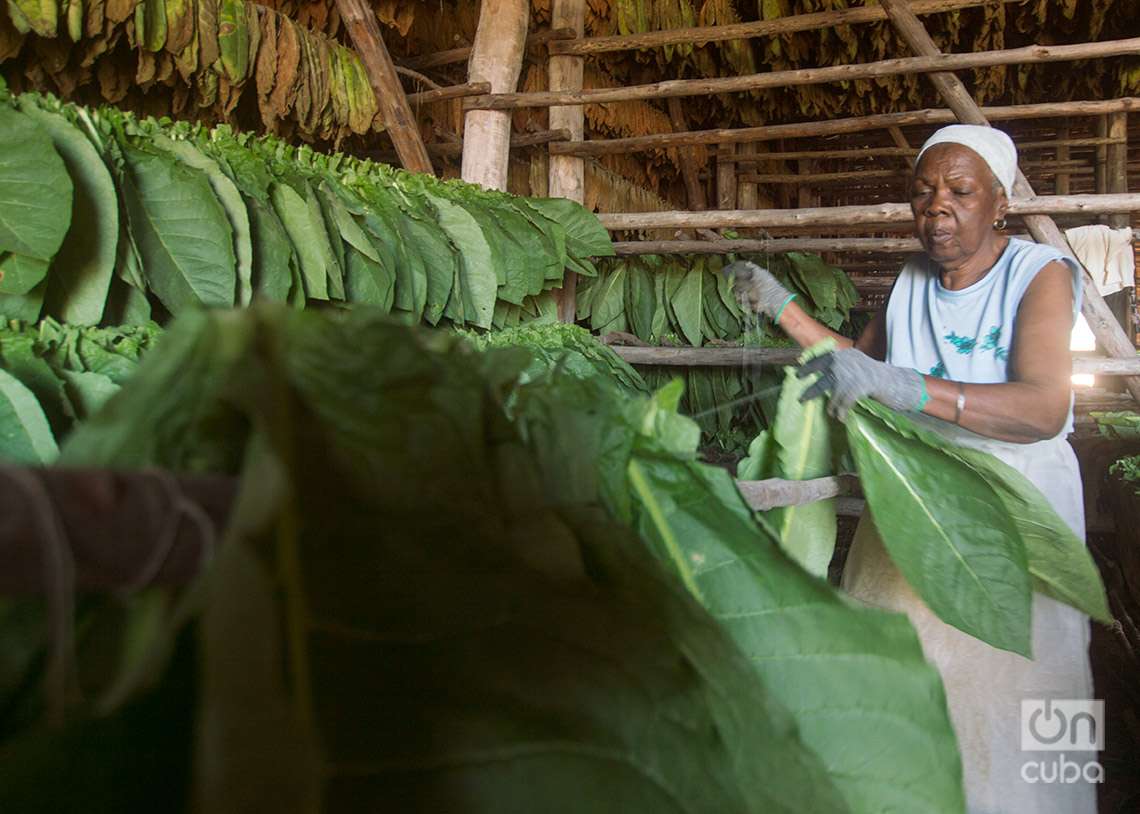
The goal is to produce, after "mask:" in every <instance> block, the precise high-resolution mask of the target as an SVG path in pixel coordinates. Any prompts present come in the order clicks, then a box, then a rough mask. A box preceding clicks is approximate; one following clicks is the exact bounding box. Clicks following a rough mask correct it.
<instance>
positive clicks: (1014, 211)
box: [598, 192, 1140, 232]
mask: <svg viewBox="0 0 1140 814" xmlns="http://www.w3.org/2000/svg"><path fill="white" fill-rule="evenodd" d="M1115 212H1140V193H1136V192H1133V193H1128V194H1122V195H1039V196H1034V197H1031V198H1014V199H1013V200H1012V201H1010V204H1009V214H1010V215H1013V216H1022V217H1026V216H1030V215H1056V214H1066V213H1084V214H1094V215H1096V214H1112V213H1115ZM598 219H599V220H600V221H601V223H602V225H603V226H605V228H607V229H609V230H610V231H611V232H614V231H623V230H627V229H724V228H752V229H768V228H773V227H774V228H783V227H793V226H800V227H802V226H811V227H830V226H852V227H856V226H867V225H881V224H909V223H911V222H912V221H913V219H914V216H913V215H912V214H911V211H910V205H909V204H903V203H887V204H864V205H860V206H822V207H813V208H811V209H760V210H754V211H747V212H746V211H743V210H739V209H735V210H732V209H730V210H709V211H706V212H620V213H619V212H614V213H603V214H600V215H598ZM1026 220H1027V221H1028V217H1026Z"/></svg>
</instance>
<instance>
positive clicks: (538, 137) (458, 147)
mask: <svg viewBox="0 0 1140 814" xmlns="http://www.w3.org/2000/svg"><path fill="white" fill-rule="evenodd" d="M569 138H570V131H569V130H567V129H565V128H559V129H558V130H539V131H537V132H534V133H522V134H518V133H516V134H515V135H513V136H511V149H514V148H516V147H519V148H522V147H536V146H538V145H541V144H549V143H551V142H555V141H566V140H568V139H569ZM427 151H428V153H430V154H431V155H436V156H452V157H453V156H457V155H462V154H463V140H462V139H457V140H455V141H444V142H433V143H432V144H429V145H427ZM366 155H367V156H368V157H369V158H371V159H373V160H375V161H385V162H390V161H391V160H392V159H394V158H395V155H396V154H395V153H393V152H392V151H390V150H386V151H381V152H374V153H366Z"/></svg>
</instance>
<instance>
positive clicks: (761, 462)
mask: <svg viewBox="0 0 1140 814" xmlns="http://www.w3.org/2000/svg"><path fill="white" fill-rule="evenodd" d="M774 447H775V444H774V443H773V442H772V433H771V431H770V430H761V431H760V432H759V434H757V436H756V437H755V438H753V439H752V443H751V444H749V445H748V455H746V456H745V457H744V458H742V459H741V460H740V463H738V464H737V465H736V478H737V480H765V479H767V478H770V477H772V472H773V470H774V469H775V459H776V450H775V448H774Z"/></svg>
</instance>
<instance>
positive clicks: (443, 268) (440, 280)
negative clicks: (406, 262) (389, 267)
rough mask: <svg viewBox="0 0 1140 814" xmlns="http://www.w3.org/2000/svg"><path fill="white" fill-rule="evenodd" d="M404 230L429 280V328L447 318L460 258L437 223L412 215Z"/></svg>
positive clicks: (427, 319)
mask: <svg viewBox="0 0 1140 814" xmlns="http://www.w3.org/2000/svg"><path fill="white" fill-rule="evenodd" d="M403 227H404V230H405V233H406V234H407V238H408V241H409V242H411V243H414V244H415V250H416V252H417V253H418V254H419V256H420V258H421V259H422V261H423V264H424V275H425V277H426V279H427V292H426V300H425V302H424V319H425V320H426V321H427V323H428V324H429V325H435V324H436V323H438V322H439V320H440V318H441V317H442V316H443V309H444V307H445V306H446V305H447V300H448V297H449V296H450V295H451V288H452V286H453V285H454V283H455V279H456V276H457V275H458V273H459V258H458V257H457V255H456V253H455V250H454V249H453V248H452V247H451V243H450V241H449V240H448V239H447V235H446V233H445V232H444V231H443V230H442V229H440V227H439V226H438V225H437V224H436V223H435V221H432V220H428V219H427V218H426V217H423V216H419V215H409V216H408V217H407V218H406V219H405V220H404V224H403ZM393 279H395V277H394V275H393Z"/></svg>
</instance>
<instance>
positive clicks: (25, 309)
mask: <svg viewBox="0 0 1140 814" xmlns="http://www.w3.org/2000/svg"><path fill="white" fill-rule="evenodd" d="M45 291H47V280H44V281H43V282H41V283H40V284H39V285H37V286H36V287H35V288H33V289H32V290H31V291H29V292H28V293H27V294H0V317H3V318H4V319H16V320H20V321H21V322H35V321H36V320H37V319H39V318H40V311H42V310H43V306H44V292H45Z"/></svg>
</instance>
